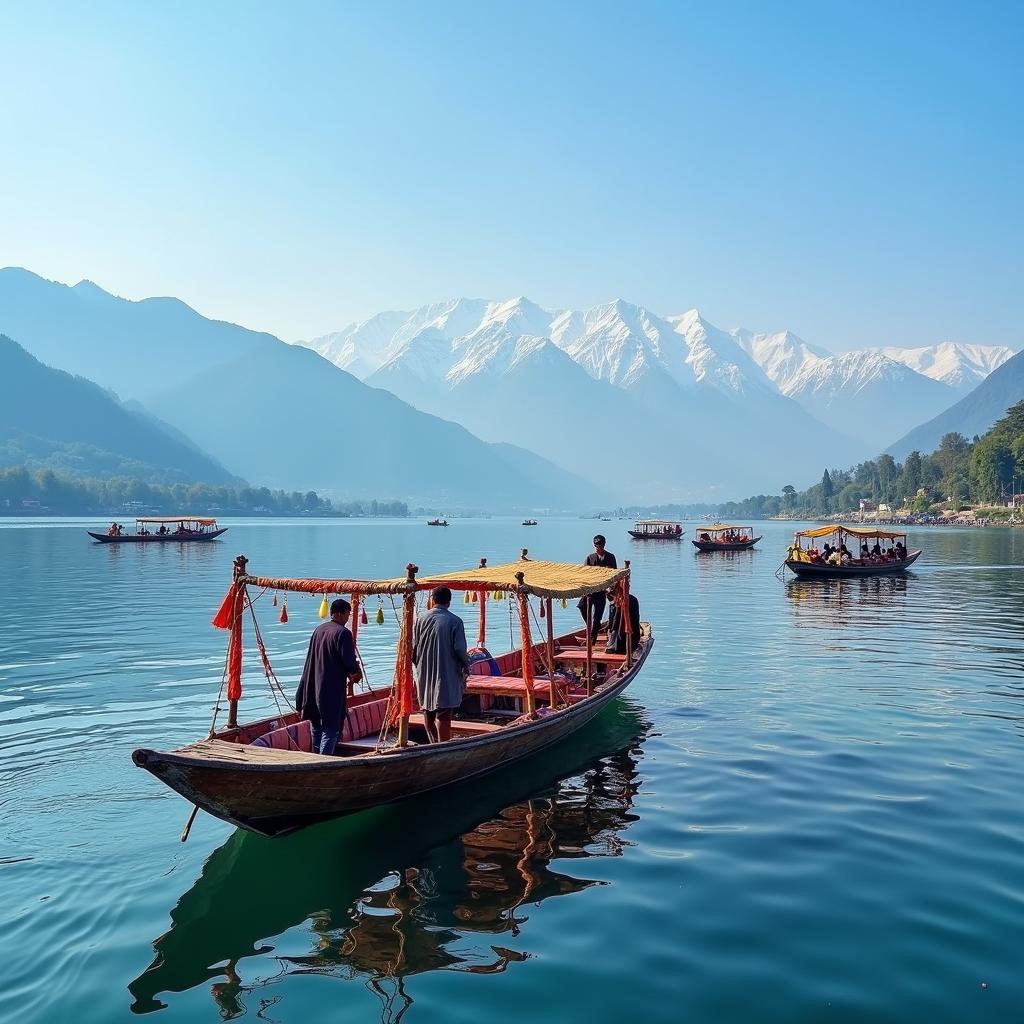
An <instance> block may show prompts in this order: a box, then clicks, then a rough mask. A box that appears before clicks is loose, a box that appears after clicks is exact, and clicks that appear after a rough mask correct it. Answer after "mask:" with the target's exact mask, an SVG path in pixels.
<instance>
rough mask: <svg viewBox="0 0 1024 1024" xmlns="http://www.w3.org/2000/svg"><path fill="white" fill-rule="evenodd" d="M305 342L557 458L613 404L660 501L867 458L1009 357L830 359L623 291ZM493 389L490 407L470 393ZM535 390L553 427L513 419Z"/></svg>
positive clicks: (798, 344) (993, 349)
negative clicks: (620, 296)
mask: <svg viewBox="0 0 1024 1024" xmlns="http://www.w3.org/2000/svg"><path fill="white" fill-rule="evenodd" d="M300 344H304V345H306V346H308V347H310V348H313V349H314V350H315V351H317V352H320V353H321V354H322V355H324V356H325V357H326V358H328V359H330V360H331V361H332V362H334V363H335V364H336V365H338V366H341V367H343V368H345V369H348V370H349V371H350V372H352V373H354V374H356V375H357V376H360V377H362V378H363V379H365V380H366V381H367V382H368V383H371V384H374V385H376V386H380V387H384V388H387V389H388V390H390V391H392V392H393V393H395V394H397V395H399V396H401V397H403V398H404V399H405V400H406V401H408V402H410V403H411V404H414V405H416V406H418V407H420V408H424V409H429V410H430V411H432V412H436V413H438V414H439V415H446V416H448V417H451V418H455V419H457V420H458V421H459V422H461V423H463V424H464V425H466V426H467V427H469V429H471V430H473V431H474V432H475V433H478V434H480V436H483V437H487V438H489V439H494V440H497V439H508V438H510V437H512V436H516V437H517V438H519V439H520V440H521V441H522V443H524V444H526V445H527V446H528V447H534V448H537V447H538V446H541V445H543V446H545V447H544V450H546V451H549V452H550V453H551V456H552V457H553V458H554V459H555V461H558V462H561V463H563V464H565V463H566V462H567V461H573V460H575V461H578V460H579V459H580V457H581V452H584V451H586V450H587V448H586V447H585V446H586V439H587V436H588V431H587V430H586V429H584V428H583V424H589V425H592V424H593V422H594V411H595V410H599V409H601V408H602V404H603V403H608V402H615V403H617V406H618V409H619V414H620V415H621V416H622V418H623V419H622V422H625V423H628V424H629V429H628V431H627V432H626V435H625V436H619V437H616V436H613V435H614V432H613V431H605V432H604V433H603V435H602V439H601V446H602V448H601V450H602V454H603V455H604V456H605V457H607V458H608V459H609V460H613V459H614V460H619V459H622V460H625V461H624V463H622V464H620V466H619V469H618V470H617V471H618V472H619V473H620V474H625V476H626V477H627V479H628V482H629V484H630V486H631V487H633V488H636V487H641V488H646V487H648V486H651V487H652V489H653V490H655V491H657V493H658V494H659V495H661V496H662V497H666V496H667V495H669V494H671V495H672V496H674V497H693V496H696V495H698V494H700V495H704V496H707V495H709V494H713V493H716V492H717V491H719V490H721V489H725V490H728V489H729V488H733V487H736V486H740V488H741V489H744V488H745V489H746V490H747V491H749V490H750V489H753V488H758V487H762V486H765V487H767V486H774V487H776V488H777V487H778V486H779V482H778V481H779V479H780V474H782V475H783V476H786V477H787V479H788V477H789V476H798V475H799V474H800V473H805V474H806V473H810V472H811V470H812V467H813V466H821V465H824V464H829V465H841V464H844V463H845V462H847V461H850V460H853V459H857V458H863V457H864V456H865V454H869V453H875V452H877V451H880V450H881V449H882V448H884V447H885V446H886V445H888V444H891V443H892V439H893V438H894V437H898V436H900V435H901V434H903V433H905V432H906V431H907V430H908V429H910V428H911V427H913V426H915V425H916V424H919V423H921V422H922V421H925V420H929V419H931V418H932V417H934V416H935V415H936V414H937V413H938V412H940V411H942V410H944V409H946V408H948V407H949V406H951V405H953V404H954V403H955V402H956V401H957V399H958V398H959V397H961V396H963V395H964V394H966V393H967V392H969V391H970V390H971V389H972V388H973V387H975V386H976V385H977V384H978V383H979V382H980V381H982V380H984V379H985V377H986V376H987V375H988V374H989V373H991V371H992V370H993V369H995V368H996V367H998V366H999V365H1000V364H1001V363H1003V362H1005V361H1006V360H1007V359H1009V358H1010V357H1011V356H1012V355H1013V351H1012V350H1011V349H1009V348H1007V347H1005V346H986V345H974V344H957V343H952V342H944V343H941V344H938V345H934V346H930V347H924V348H921V347H919V348H900V347H897V346H885V347H882V346H875V347H871V348H867V349H863V350H859V351H854V352H844V353H839V354H835V353H832V352H829V351H828V350H827V349H825V348H822V347H820V346H816V345H811V344H809V343H807V342H806V341H804V340H802V339H801V338H799V337H797V336H796V335H794V334H792V333H791V332H789V331H781V332H777V333H774V334H764V333H754V332H752V331H750V330H746V329H743V328H737V329H734V330H732V331H725V330H722V329H721V328H719V327H716V326H715V325H714V324H712V323H710V322H709V321H708V320H707V319H706V318H704V317H702V316H701V315H700V313H699V312H698V311H697V310H690V311H688V312H686V313H682V314H679V315H670V316H666V317H662V316H658V315H657V314H654V313H652V312H651V311H650V310H647V309H645V308H644V307H642V306H638V305H636V304H633V303H629V302H625V301H623V300H619V301H616V302H612V303H607V304H604V305H600V306H595V307H594V308H592V309H589V310H585V311H581V310H545V309H542V308H541V307H539V306H537V305H536V304H535V303H533V302H531V301H530V300H529V299H526V298H517V299H512V300H508V301H504V302H493V301H487V300H481V299H465V298H462V299H456V300H452V301H450V302H444V303H436V304H434V305H431V306H425V307H423V308H421V309H418V310H413V311H405V312H402V311H388V312H384V313H380V314H378V315H376V316H374V317H372V318H370V319H369V320H366V321H363V322H362V323H357V324H351V325H349V326H348V327H346V328H345V329H344V330H342V331H338V332H336V333H333V334H328V335H325V336H323V337H321V338H315V339H313V340H311V341H308V342H302V343H300ZM580 371H583V372H582V373H581V372H580ZM485 385H486V388H487V390H488V393H489V396H490V397H489V401H488V402H487V403H486V404H485V405H483V406H481V405H480V404H479V403H472V402H468V401H467V400H466V396H467V393H469V392H471V391H472V390H473V389H477V388H482V387H484V386H485ZM609 387H611V388H612V389H614V391H615V392H617V394H615V393H614V392H610V391H609V390H608V388H609ZM528 394H529V395H533V396H535V398H536V400H537V407H538V408H543V409H547V410H550V412H551V415H552V416H554V417H555V419H556V421H557V422H558V424H559V429H558V431H557V432H555V431H551V430H550V429H549V428H545V427H544V426H543V425H542V424H541V423H540V422H539V421H533V422H524V421H523V419H522V418H521V417H520V418H513V417H512V416H510V415H509V410H510V409H512V408H514V407H515V406H516V404H517V403H519V404H520V405H521V403H522V401H523V398H524V396H526V395H528ZM613 396H614V397H613ZM494 406H497V407H498V408H500V409H501V410H502V413H501V414H499V415H496V414H495V413H494V411H493V407H494ZM588 410H590V412H589V414H588ZM620 434H622V432H621V431H620ZM553 435H557V436H553ZM581 445H583V446H584V447H581ZM623 466H625V467H626V468H623ZM738 477H739V478H740V479H737V478H738ZM680 487H682V489H683V490H687V491H688V493H685V494H681V493H679V492H680Z"/></svg>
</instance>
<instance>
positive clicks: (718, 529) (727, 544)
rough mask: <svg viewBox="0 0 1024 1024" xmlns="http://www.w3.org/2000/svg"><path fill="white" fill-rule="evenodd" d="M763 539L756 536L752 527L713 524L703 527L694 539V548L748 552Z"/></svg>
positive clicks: (699, 549)
mask: <svg viewBox="0 0 1024 1024" xmlns="http://www.w3.org/2000/svg"><path fill="white" fill-rule="evenodd" d="M760 539H761V538H760V537H755V536H754V528H753V527H752V526H730V525H729V524H728V523H711V524H710V525H708V526H703V525H702V526H701V527H700V532H699V533H698V534H697V536H696V537H695V538H694V541H693V546H694V547H695V548H696V549H697V550H698V551H746V550H747V548H752V547H753V546H754V545H755V544H756V543H757V542H758V541H759V540H760Z"/></svg>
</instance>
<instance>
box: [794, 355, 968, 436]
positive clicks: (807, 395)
mask: <svg viewBox="0 0 1024 1024" xmlns="http://www.w3.org/2000/svg"><path fill="white" fill-rule="evenodd" d="M784 391H785V394H787V395H788V396H789V397H790V398H793V399H795V400H796V401H797V402H799V403H800V405H801V406H803V408H804V409H806V410H807V411H808V412H810V413H811V414H812V415H813V416H815V417H816V418H817V419H819V420H821V421H822V422H823V423H830V424H832V425H833V426H835V427H836V429H838V430H841V431H843V432H844V433H846V434H849V435H850V436H852V437H858V438H863V439H864V440H865V441H866V442H868V443H869V444H870V445H872V446H874V447H872V449H871V454H874V451H875V448H878V449H879V450H880V448H881V447H882V446H884V445H886V444H888V443H890V442H889V438H891V437H892V436H893V432H894V431H895V434H896V436H897V437H901V436H902V435H903V434H904V433H906V431H907V430H909V429H910V428H911V427H912V426H914V425H916V424H918V423H920V422H922V420H926V419H930V418H931V417H932V416H934V415H936V414H937V413H939V412H941V411H942V410H943V409H945V408H947V407H948V406H949V405H951V404H952V403H953V402H955V401H956V392H955V391H954V390H953V389H952V388H951V387H950V386H949V385H948V384H943V383H942V382H940V381H937V380H931V379H929V378H928V377H925V376H924V375H923V374H920V373H917V372H915V371H914V370H912V369H910V367H908V366H906V365H904V364H903V363H901V362H897V361H896V360H895V359H890V358H888V357H887V356H885V355H883V354H882V353H881V352H880V351H877V350H876V351H872V350H870V349H867V350H863V351H855V352H843V353H841V354H839V355H834V356H829V357H827V358H821V357H819V356H811V357H810V358H809V359H808V360H807V361H806V362H805V363H804V366H803V367H802V368H801V369H800V370H799V371H798V372H797V373H796V374H795V375H794V376H793V377H792V378H791V379H790V380H789V381H788V382H787V383H786V386H785V389H784Z"/></svg>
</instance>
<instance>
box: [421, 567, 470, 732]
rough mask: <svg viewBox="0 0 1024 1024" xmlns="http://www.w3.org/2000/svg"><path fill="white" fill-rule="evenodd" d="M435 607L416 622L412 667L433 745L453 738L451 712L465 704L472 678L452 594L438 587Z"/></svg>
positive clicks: (464, 636) (424, 722) (463, 627)
mask: <svg viewBox="0 0 1024 1024" xmlns="http://www.w3.org/2000/svg"><path fill="white" fill-rule="evenodd" d="M431 598H432V599H433V604H434V607H433V608H431V609H430V611H429V612H427V613H426V615H421V616H420V617H419V618H418V619H417V620H416V625H415V626H414V627H413V631H412V663H413V664H414V665H415V666H416V697H417V699H418V700H419V702H420V708H422V710H423V724H424V726H425V727H426V730H427V739H428V740H429V741H430V742H431V743H444V742H445V741H446V740H450V739H451V738H452V712H453V711H454V710H455V709H456V708H457V707H458V706H459V705H460V704H461V703H462V697H463V695H464V694H465V692H466V677H467V676H468V675H469V652H468V650H467V648H466V627H465V625H464V624H463V622H462V619H460V618H459V617H458V615H455V614H453V613H452V612H451V610H450V609H449V605H450V604H451V603H452V592H451V591H450V590H449V589H448V588H447V587H436V588H435V589H434V592H433V593H432V594H431Z"/></svg>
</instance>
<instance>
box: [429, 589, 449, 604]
mask: <svg viewBox="0 0 1024 1024" xmlns="http://www.w3.org/2000/svg"><path fill="white" fill-rule="evenodd" d="M430 596H431V597H432V598H433V599H434V604H441V605H444V606H445V607H447V606H448V605H450V604H451V603H452V592H451V591H450V590H449V589H448V588H447V587H434V592H433V593H432V594H431V595H430Z"/></svg>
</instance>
